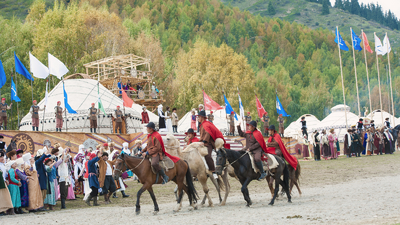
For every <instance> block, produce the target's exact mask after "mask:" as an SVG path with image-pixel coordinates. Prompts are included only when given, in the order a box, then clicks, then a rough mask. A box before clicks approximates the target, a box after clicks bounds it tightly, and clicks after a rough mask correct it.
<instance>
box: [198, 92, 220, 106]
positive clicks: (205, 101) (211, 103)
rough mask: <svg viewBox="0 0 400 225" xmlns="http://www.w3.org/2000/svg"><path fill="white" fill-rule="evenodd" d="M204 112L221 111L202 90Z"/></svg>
mask: <svg viewBox="0 0 400 225" xmlns="http://www.w3.org/2000/svg"><path fill="white" fill-rule="evenodd" d="M203 99H204V110H219V109H223V107H222V106H220V105H219V104H218V103H216V102H215V101H214V100H212V99H211V98H210V97H209V96H208V95H207V94H206V93H205V92H204V90H203Z"/></svg>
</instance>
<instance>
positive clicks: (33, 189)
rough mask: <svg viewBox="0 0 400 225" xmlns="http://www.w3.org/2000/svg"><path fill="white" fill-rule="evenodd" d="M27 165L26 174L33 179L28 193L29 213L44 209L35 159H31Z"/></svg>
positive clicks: (29, 184)
mask: <svg viewBox="0 0 400 225" xmlns="http://www.w3.org/2000/svg"><path fill="white" fill-rule="evenodd" d="M28 162H29V163H26V164H25V168H24V169H25V173H26V175H28V176H29V177H30V178H31V179H30V181H29V182H28V192H29V206H28V210H29V212H34V211H36V210H38V209H39V208H41V207H43V198H42V192H41V190H40V185H39V179H38V174H37V171H36V168H35V159H34V158H33V157H31V158H30V159H29V161H28Z"/></svg>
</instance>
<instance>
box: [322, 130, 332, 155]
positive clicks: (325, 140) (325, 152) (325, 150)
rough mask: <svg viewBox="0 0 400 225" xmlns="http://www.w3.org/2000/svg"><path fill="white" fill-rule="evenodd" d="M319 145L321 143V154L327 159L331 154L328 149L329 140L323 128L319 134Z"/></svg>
mask: <svg viewBox="0 0 400 225" xmlns="http://www.w3.org/2000/svg"><path fill="white" fill-rule="evenodd" d="M321 145H322V148H321V150H322V155H323V157H324V159H325V160H326V159H328V157H330V156H331V151H330V149H329V140H328V136H327V135H326V132H325V131H324V130H323V131H322V136H321Z"/></svg>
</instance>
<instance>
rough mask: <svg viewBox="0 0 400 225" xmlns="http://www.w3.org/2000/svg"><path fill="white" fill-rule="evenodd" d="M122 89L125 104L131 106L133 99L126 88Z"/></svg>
mask: <svg viewBox="0 0 400 225" xmlns="http://www.w3.org/2000/svg"><path fill="white" fill-rule="evenodd" d="M121 91H122V101H123V102H124V106H126V107H129V108H131V107H132V104H133V100H132V99H131V98H129V97H128V95H127V94H126V92H125V91H124V89H122V88H121Z"/></svg>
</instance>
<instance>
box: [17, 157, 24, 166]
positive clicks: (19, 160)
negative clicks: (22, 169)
mask: <svg viewBox="0 0 400 225" xmlns="http://www.w3.org/2000/svg"><path fill="white" fill-rule="evenodd" d="M15 163H16V164H17V166H19V165H22V164H24V163H25V161H24V159H23V158H19V159H17V160H15Z"/></svg>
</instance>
